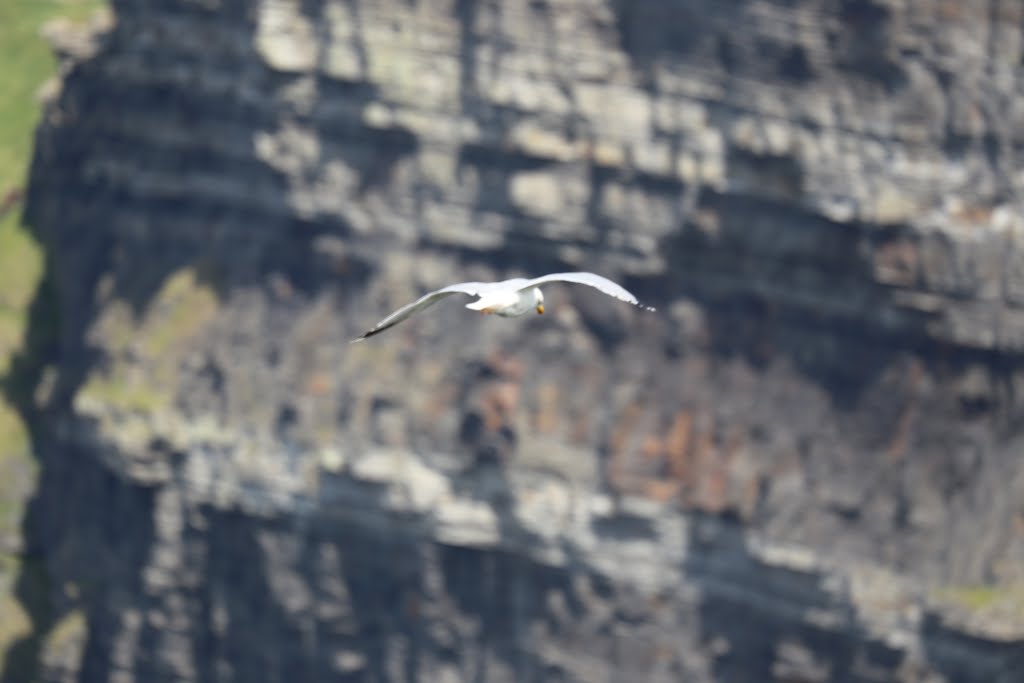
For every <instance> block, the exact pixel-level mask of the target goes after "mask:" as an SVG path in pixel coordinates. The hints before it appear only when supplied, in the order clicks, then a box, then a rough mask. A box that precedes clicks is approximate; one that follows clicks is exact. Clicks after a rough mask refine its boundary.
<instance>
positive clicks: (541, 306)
mask: <svg viewBox="0 0 1024 683" xmlns="http://www.w3.org/2000/svg"><path fill="white" fill-rule="evenodd" d="M537 315H544V304H537Z"/></svg>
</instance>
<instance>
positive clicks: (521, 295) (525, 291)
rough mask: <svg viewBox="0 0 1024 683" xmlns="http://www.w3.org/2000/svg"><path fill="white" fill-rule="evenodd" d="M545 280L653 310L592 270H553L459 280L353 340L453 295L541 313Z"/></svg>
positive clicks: (481, 307) (502, 311)
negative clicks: (589, 289) (499, 279)
mask: <svg viewBox="0 0 1024 683" xmlns="http://www.w3.org/2000/svg"><path fill="white" fill-rule="evenodd" d="M546 282H576V283H578V284H581V285H589V286H590V287H593V288H595V289H598V290H600V291H602V292H604V293H605V294H607V295H608V296H613V297H615V298H616V299H618V300H620V301H625V302H627V303H631V304H633V305H634V306H639V307H640V308H643V309H646V310H648V311H653V310H654V308H653V307H651V306H644V305H643V304H641V303H640V302H638V301H637V300H636V297H635V296H633V295H632V294H630V293H629V292H628V291H626V289H625V288H623V287H622V286H620V285H617V284H615V283H614V282H612V281H611V280H609V279H608V278H605V277H601V276H600V275H595V274H594V273H552V274H551V275H542V276H540V277H535V278H533V279H532V280H527V279H526V278H521V277H516V278H512V279H511V280H503V281H502V282H459V283H458V284H454V285H448V286H447V287H442V288H441V289H438V290H435V291H433V292H430V293H429V294H424V295H423V296H421V297H420V298H419V299H417V300H416V301H413V302H412V303H411V304H407V305H405V306H402V307H401V308H399V309H398V310H397V311H395V312H394V313H392V314H391V315H389V316H388V317H386V318H384V319H383V320H381V321H380V322H379V323H377V324H376V325H374V326H373V327H371V328H370V329H369V330H367V331H366V332H364V333H363V335H362V336H360V337H358V338H356V339H353V340H352V341H353V342H358V341H362V340H364V339H366V338H367V337H372V336H373V335H375V334H380V333H381V332H383V331H384V330H386V329H388V328H389V327H394V326H395V325H397V324H398V323H400V322H402V321H403V320H405V319H406V318H408V317H410V316H412V315H413V314H414V313H418V312H420V311H422V310H423V309H424V308H426V307H427V306H430V305H431V304H434V303H437V302H438V301H440V300H441V299H444V298H445V297H449V296H451V295H452V294H469V295H470V296H475V297H479V298H478V299H477V300H476V301H473V302H471V303H468V304H466V308H468V309H470V310H474V311H480V312H481V313H494V314H496V315H500V316H501V317H503V318H514V317H516V316H519V315H523V314H524V313H527V312H528V311H529V310H530V309H536V311H537V313H538V314H539V313H543V312H544V295H543V294H542V293H541V291H540V286H539V285H542V284H544V283H546Z"/></svg>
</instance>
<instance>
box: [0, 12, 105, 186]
mask: <svg viewBox="0 0 1024 683" xmlns="http://www.w3.org/2000/svg"><path fill="white" fill-rule="evenodd" d="M104 4H105V3H102V2H98V1H97V0H4V1H3V2H0V64H2V65H3V68H2V69H0V92H2V93H3V97H0V198H2V195H3V194H5V193H6V192H7V190H9V189H10V188H12V187H17V186H20V185H21V184H22V182H23V179H24V177H25V168H26V164H27V162H28V159H29V156H30V153H31V150H32V130H33V128H34V127H35V123H36V120H37V119H38V117H39V106H38V103H37V100H36V93H37V92H38V91H39V88H40V86H42V84H43V83H44V82H46V79H47V78H49V77H50V76H52V75H53V73H54V66H55V62H54V58H53V54H52V53H51V52H50V48H49V46H48V45H47V44H46V43H45V42H44V41H43V40H42V38H40V36H39V30H40V28H41V27H42V25H43V24H44V23H46V22H47V21H48V20H50V19H53V18H55V17H60V16H65V17H69V18H71V19H76V20H78V19H85V18H87V17H88V16H89V15H90V14H92V12H94V11H95V10H96V9H97V8H99V7H102V6H103V5H104Z"/></svg>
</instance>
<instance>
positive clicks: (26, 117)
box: [0, 0, 106, 680]
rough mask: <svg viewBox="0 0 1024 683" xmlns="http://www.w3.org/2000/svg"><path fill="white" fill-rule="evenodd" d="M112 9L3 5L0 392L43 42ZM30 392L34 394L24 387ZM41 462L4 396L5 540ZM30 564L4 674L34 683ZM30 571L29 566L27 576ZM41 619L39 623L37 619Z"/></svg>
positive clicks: (91, 0)
mask: <svg viewBox="0 0 1024 683" xmlns="http://www.w3.org/2000/svg"><path fill="white" fill-rule="evenodd" d="M104 5H106V3H105V2H102V1H101V0H3V1H2V2H0V64H2V65H3V68H0V92H2V93H3V95H2V96H0V205H2V204H4V203H6V204H7V206H6V207H5V208H6V210H5V211H4V213H3V214H0V387H3V386H5V385H6V388H7V390H10V389H11V387H10V385H9V383H7V382H5V381H3V380H6V379H7V375H8V373H9V372H10V369H11V367H10V366H11V358H12V357H13V356H14V354H16V353H18V352H19V351H20V348H21V346H22V345H23V344H24V343H25V342H24V340H25V326H26V324H27V320H28V310H29V307H30V305H31V303H32V300H33V298H34V297H35V296H36V293H37V288H38V286H39V280H40V277H41V276H42V272H43V258H42V254H41V251H40V249H39V247H38V245H37V244H36V243H35V242H34V240H33V239H32V238H31V237H30V236H29V234H28V231H27V230H26V229H25V228H24V227H23V226H22V225H21V224H20V213H21V207H20V205H19V204H18V203H16V202H11V203H8V202H5V199H6V197H7V196H8V193H9V192H12V191H16V190H18V189H20V188H22V187H23V186H24V185H25V179H26V176H27V170H28V164H29V159H30V156H31V151H32V144H33V139H34V136H33V132H34V130H35V126H36V123H37V121H38V120H39V114H40V106H39V102H38V100H37V97H36V94H37V93H38V92H39V88H40V87H41V86H42V85H43V83H44V82H45V81H46V79H48V78H50V77H51V76H52V75H53V74H54V71H55V66H56V63H55V60H54V57H53V54H52V53H51V51H50V48H49V46H48V45H47V44H46V43H45V41H44V40H43V39H42V38H41V37H40V29H41V28H42V26H43V24H44V23H45V22H46V21H48V20H50V19H53V18H55V17H60V16H64V17H68V18H70V19H72V20H82V19H85V18H87V17H88V16H90V15H91V14H92V13H93V12H94V11H96V10H97V9H98V8H100V7H103V6H104ZM26 389H27V390H28V389H29V388H26ZM35 467H36V463H35V461H34V460H33V459H32V457H31V454H30V450H29V437H28V433H27V430H26V428H25V425H24V424H23V423H22V421H21V417H20V415H19V414H18V412H17V411H16V410H15V409H14V407H13V406H11V405H10V403H9V402H8V400H6V399H5V398H4V397H3V395H2V394H0V479H2V481H0V534H2V535H5V536H6V535H9V534H12V533H20V520H21V514H22V509H23V506H24V501H25V499H26V498H27V497H28V496H29V495H31V491H32V490H33V489H34V480H35V476H36V470H35ZM31 566H33V565H32V563H28V564H26V562H25V561H24V558H22V557H18V556H15V555H9V554H8V555H0V672H3V673H4V674H5V675H10V676H12V680H31V679H32V678H34V673H33V672H34V671H35V670H36V663H35V656H34V654H33V652H34V648H33V647H28V648H25V647H14V648H13V649H12V646H15V645H16V644H24V643H27V642H30V641H33V638H34V635H33V632H34V629H35V628H38V624H37V623H35V622H36V618H37V617H38V615H39V614H40V613H41V611H42V610H44V603H43V601H44V600H45V590H41V589H39V590H35V591H34V592H33V595H34V598H33V599H30V600H28V604H26V603H24V602H22V601H21V600H19V599H18V598H17V597H15V595H14V594H13V584H12V582H13V581H14V580H15V577H20V580H21V581H23V582H27V584H28V585H29V586H30V587H31V586H35V585H36V584H39V585H43V584H42V583H40V581H37V580H36V578H37V576H41V572H40V571H34V570H32V569H31ZM27 567H29V568H28V569H27ZM33 615H35V617H34V616H33Z"/></svg>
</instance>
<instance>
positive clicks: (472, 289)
mask: <svg viewBox="0 0 1024 683" xmlns="http://www.w3.org/2000/svg"><path fill="white" fill-rule="evenodd" d="M490 287H494V283H492V282H459V283H457V284H454V285H448V286H447V287H442V288H441V289H437V290H434V291H433V292H430V293H428V294H424V295H423V296H421V297H420V298H419V299H416V301H413V302H412V303H411V304H407V305H405V306H402V307H401V308H399V309H398V310H397V311H395V312H394V313H392V314H391V315H389V316H388V317H386V318H384V319H383V320H381V321H380V322H379V323H377V324H376V325H374V326H373V327H371V328H370V329H368V330H367V331H366V332H364V333H363V334H362V336H359V337H356V338H355V339H353V340H352V342H353V343H355V342H358V341H362V340H364V339H366V338H367V337H372V336H373V335H375V334H380V333H381V332H383V331H384V330H386V329H388V328H389V327H394V326H395V325H397V324H398V323H400V322H402V321H403V320H405V319H406V318H408V317H410V316H412V315H413V314H415V313H419V312H420V311H422V310H423V309H424V308H426V307H427V306H430V305H432V304H435V303H437V302H438V301H440V300H441V299H444V298H446V297H449V296H451V295H452V294H468V295H470V296H480V293H481V292H483V291H484V290H486V289H488V288H490Z"/></svg>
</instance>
